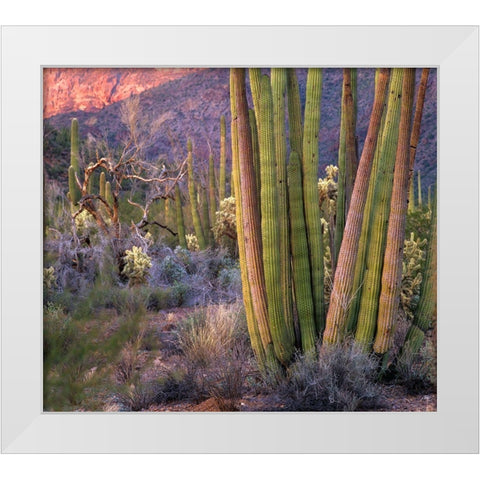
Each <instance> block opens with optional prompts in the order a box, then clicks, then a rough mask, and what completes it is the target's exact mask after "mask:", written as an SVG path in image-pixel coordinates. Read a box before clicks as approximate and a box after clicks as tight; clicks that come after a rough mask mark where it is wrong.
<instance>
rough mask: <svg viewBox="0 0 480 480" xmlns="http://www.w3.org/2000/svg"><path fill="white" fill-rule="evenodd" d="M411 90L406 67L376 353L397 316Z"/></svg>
mask: <svg viewBox="0 0 480 480" xmlns="http://www.w3.org/2000/svg"><path fill="white" fill-rule="evenodd" d="M414 93H415V69H414V68H406V69H405V71H404V74H403V86H402V105H401V112H400V126H399V134H398V145H397V153H396V160H395V171H394V178H393V190H392V199H391V203H390V216H389V219H388V230H387V240H386V246H385V256H384V261H383V270H382V286H381V291H380V299H379V304H378V320H377V333H376V336H375V341H374V344H373V350H374V352H375V353H379V354H384V353H387V352H388V351H389V350H390V349H391V347H392V344H393V333H394V327H395V319H396V318H397V315H398V306H399V300H400V291H401V283H402V260H403V245H404V241H405V223H406V216H407V203H408V181H409V176H410V155H409V154H410V132H411V119H412V112H413V97H414Z"/></svg>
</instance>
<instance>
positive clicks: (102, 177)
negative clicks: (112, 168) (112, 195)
mask: <svg viewBox="0 0 480 480" xmlns="http://www.w3.org/2000/svg"><path fill="white" fill-rule="evenodd" d="M99 183H100V196H101V197H102V198H105V183H106V177H105V172H102V173H100V182H99Z"/></svg>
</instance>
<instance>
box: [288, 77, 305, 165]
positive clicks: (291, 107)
mask: <svg viewBox="0 0 480 480" xmlns="http://www.w3.org/2000/svg"><path fill="white" fill-rule="evenodd" d="M287 92H288V94H287V96H288V125H289V139H290V151H291V152H297V153H298V156H299V158H300V159H301V155H302V151H303V126H302V106H301V102H300V90H299V87H298V80H297V74H296V73H295V69H294V68H288V69H287Z"/></svg>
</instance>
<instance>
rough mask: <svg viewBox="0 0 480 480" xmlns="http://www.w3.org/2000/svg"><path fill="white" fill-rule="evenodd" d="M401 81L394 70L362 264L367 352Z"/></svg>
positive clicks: (361, 321) (359, 335) (362, 338)
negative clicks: (366, 248)
mask: <svg viewBox="0 0 480 480" xmlns="http://www.w3.org/2000/svg"><path fill="white" fill-rule="evenodd" d="M402 79H403V69H399V68H395V69H393V73H392V81H391V85H390V97H389V101H388V108H387V116H386V119H385V128H384V132H383V139H382V148H381V153H380V162H379V166H378V174H377V182H376V186H375V194H374V201H373V210H372V214H371V215H372V217H371V219H372V222H371V227H370V238H369V245H368V252H367V257H366V262H365V265H366V271H365V276H364V282H363V289H362V296H361V299H360V309H359V312H358V321H357V329H356V332H355V338H356V340H357V341H358V342H360V343H361V344H363V346H364V348H365V349H368V348H369V347H370V343H371V342H372V341H373V337H374V334H375V327H376V322H377V313H378V299H379V294H380V284H381V274H382V266H383V257H384V251H385V238H386V233H387V226H388V218H389V212H390V200H391V195H392V185H393V168H394V165H395V155H396V150H397V141H398V126H399V120H400V115H399V114H400V99H401V96H402Z"/></svg>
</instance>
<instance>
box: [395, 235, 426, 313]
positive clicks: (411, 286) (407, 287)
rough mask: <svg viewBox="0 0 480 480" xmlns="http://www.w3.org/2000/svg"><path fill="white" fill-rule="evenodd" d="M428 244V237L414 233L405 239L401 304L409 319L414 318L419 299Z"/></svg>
mask: <svg viewBox="0 0 480 480" xmlns="http://www.w3.org/2000/svg"><path fill="white" fill-rule="evenodd" d="M426 244H427V240H426V239H424V240H420V239H419V238H417V239H415V236H414V234H413V233H411V234H410V238H409V239H406V240H405V244H404V245H405V246H404V249H403V271H402V290H401V294H400V304H401V308H402V310H403V311H404V312H405V314H406V316H407V318H408V320H412V319H413V312H414V311H415V308H416V306H417V303H418V300H419V295H420V285H421V283H422V273H421V272H422V266H423V263H424V260H425V246H426Z"/></svg>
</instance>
